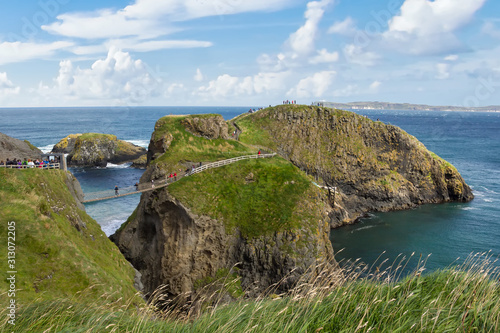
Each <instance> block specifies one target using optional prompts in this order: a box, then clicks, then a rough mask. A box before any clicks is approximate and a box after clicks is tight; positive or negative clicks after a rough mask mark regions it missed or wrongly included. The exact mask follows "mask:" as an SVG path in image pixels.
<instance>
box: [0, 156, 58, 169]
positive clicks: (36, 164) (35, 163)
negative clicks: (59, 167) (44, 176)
mask: <svg viewBox="0 0 500 333" xmlns="http://www.w3.org/2000/svg"><path fill="white" fill-rule="evenodd" d="M54 163H59V162H58V161H56V160H53V161H50V160H48V159H47V160H42V159H35V160H32V159H27V158H25V159H24V160H23V161H21V159H15V158H14V159H13V160H10V159H7V160H6V161H5V162H4V161H3V160H2V161H0V167H10V168H16V167H15V166H16V165H17V168H19V169H21V168H43V167H44V166H49V167H50V166H51V165H53V164H54Z"/></svg>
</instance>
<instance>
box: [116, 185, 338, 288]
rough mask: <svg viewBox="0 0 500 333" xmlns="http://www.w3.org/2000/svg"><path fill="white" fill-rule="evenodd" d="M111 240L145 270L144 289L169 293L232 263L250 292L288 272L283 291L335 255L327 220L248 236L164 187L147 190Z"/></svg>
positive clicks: (141, 269) (212, 274)
mask: <svg viewBox="0 0 500 333" xmlns="http://www.w3.org/2000/svg"><path fill="white" fill-rule="evenodd" d="M325 220H326V219H325ZM111 239H112V240H113V241H114V242H115V243H116V244H117V245H118V247H119V249H120V251H121V252H122V253H123V254H124V256H125V258H127V260H129V261H130V262H131V263H132V264H133V266H134V267H135V268H136V269H137V270H139V271H140V272H141V274H142V283H143V284H144V291H145V292H146V293H151V292H153V291H154V290H155V289H156V288H157V287H158V286H160V285H162V284H165V285H167V287H166V289H165V290H166V291H167V292H168V294H169V295H170V296H178V295H181V294H186V293H190V292H193V291H194V289H195V284H196V282H197V281H200V280H202V279H204V278H206V277H213V276H215V274H216V273H217V272H218V271H220V270H222V269H232V268H233V267H235V268H236V269H237V274H238V276H239V277H240V278H241V286H242V288H243V289H244V290H248V291H249V292H248V294H249V295H250V296H253V295H257V294H259V293H260V292H262V291H264V290H265V289H266V288H268V287H269V286H271V285H273V284H275V283H276V284H277V283H280V281H281V280H282V279H283V278H284V277H286V279H285V280H284V281H281V283H280V287H279V288H277V290H278V291H284V290H287V289H288V288H290V287H292V286H293V285H294V284H295V282H296V281H297V280H298V279H299V278H300V277H301V276H302V274H303V273H304V272H305V271H306V270H307V269H308V268H309V267H310V266H311V265H314V264H316V263H318V262H325V261H331V260H333V250H332V248H331V243H330V241H329V226H328V223H325V222H324V221H318V222H317V223H316V224H315V225H314V226H313V227H311V230H299V229H297V230H289V231H283V232H275V233H271V234H269V235H265V236H260V237H253V238H249V237H245V236H242V234H241V233H240V232H239V231H238V230H236V231H234V232H227V229H226V227H225V225H224V223H223V222H221V221H219V220H216V219H213V218H211V217H209V216H203V215H197V214H194V213H193V212H192V211H191V210H190V209H189V208H187V207H185V206H184V205H183V204H182V203H181V202H179V200H177V199H175V198H174V197H172V196H171V195H170V194H169V193H168V192H167V191H166V190H158V191H155V192H152V193H151V194H144V195H143V196H142V198H141V202H140V204H139V207H138V209H137V213H136V214H135V216H133V217H132V218H131V220H130V221H129V222H128V223H127V225H126V226H125V227H123V228H122V229H121V230H119V231H117V233H116V234H114V235H113V236H112V237H111Z"/></svg>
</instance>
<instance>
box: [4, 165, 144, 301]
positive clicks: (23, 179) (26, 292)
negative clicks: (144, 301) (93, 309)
mask: <svg viewBox="0 0 500 333" xmlns="http://www.w3.org/2000/svg"><path fill="white" fill-rule="evenodd" d="M67 177H72V176H71V175H70V174H66V173H64V172H63V171H60V170H36V169H29V170H15V169H14V170H11V169H0V179H1V181H0V212H2V213H1V214H0V240H1V243H2V244H4V245H5V248H4V250H5V251H6V250H7V249H6V246H7V231H8V230H7V229H8V222H11V221H12V222H14V223H15V246H16V250H15V268H16V270H17V275H16V287H17V289H18V291H17V292H16V299H17V301H18V302H19V304H22V305H26V304H27V302H30V301H33V300H35V299H36V300H38V301H43V300H51V299H62V298H73V297H75V296H77V295H78V299H79V300H81V301H82V302H85V301H89V302H91V301H93V300H96V299H98V298H100V297H101V296H102V297H109V300H115V301H117V302H118V303H120V304H124V303H125V302H126V301H129V300H130V299H132V298H134V295H135V293H136V290H135V289H134V287H133V283H134V275H135V272H134V270H133V268H132V267H131V266H130V264H129V263H128V262H127V261H126V260H125V259H124V258H123V255H122V254H121V253H120V251H119V250H118V249H117V248H116V246H115V245H114V244H113V243H111V241H110V240H109V239H108V238H107V237H106V235H105V234H104V232H103V231H102V230H101V228H100V226H99V225H98V224H97V222H96V221H94V220H93V219H92V218H91V217H89V216H88V215H87V214H86V213H85V212H84V211H82V210H80V209H78V208H77V205H76V202H75V199H74V198H73V196H72V195H71V193H70V192H69V190H68V187H67V185H66V183H67ZM4 258H5V257H4ZM6 265H7V260H3V261H2V263H1V267H2V270H3V271H4V272H6V271H8V270H9V269H7V267H6ZM0 284H1V286H2V290H8V289H9V286H8V284H7V281H6V280H5V279H2V282H0ZM136 301H139V302H140V300H139V299H136Z"/></svg>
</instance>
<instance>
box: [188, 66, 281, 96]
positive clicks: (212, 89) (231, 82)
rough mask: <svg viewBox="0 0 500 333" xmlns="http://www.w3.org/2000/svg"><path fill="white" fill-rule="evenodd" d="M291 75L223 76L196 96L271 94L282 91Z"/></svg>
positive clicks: (202, 87) (211, 82)
mask: <svg viewBox="0 0 500 333" xmlns="http://www.w3.org/2000/svg"><path fill="white" fill-rule="evenodd" d="M289 75H290V73H288V72H278V73H258V74H256V75H253V76H246V77H241V78H240V77H235V76H231V75H228V74H223V75H220V76H219V77H217V79H216V80H212V81H210V82H209V83H208V85H205V86H201V87H199V88H198V91H196V92H195V94H196V95H200V96H203V97H205V98H210V99H220V98H226V97H237V96H240V95H256V94H266V95H267V94H270V93H272V92H276V91H279V90H282V89H283V87H285V86H286V81H287V79H288V78H289Z"/></svg>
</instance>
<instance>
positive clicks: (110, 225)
mask: <svg viewBox="0 0 500 333" xmlns="http://www.w3.org/2000/svg"><path fill="white" fill-rule="evenodd" d="M125 221H126V220H117V219H113V220H109V221H106V222H103V223H102V224H101V229H102V231H104V233H105V234H106V236H108V237H109V236H111V235H112V234H114V233H115V231H116V230H118V228H120V226H121V225H122V224H123V223H125Z"/></svg>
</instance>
